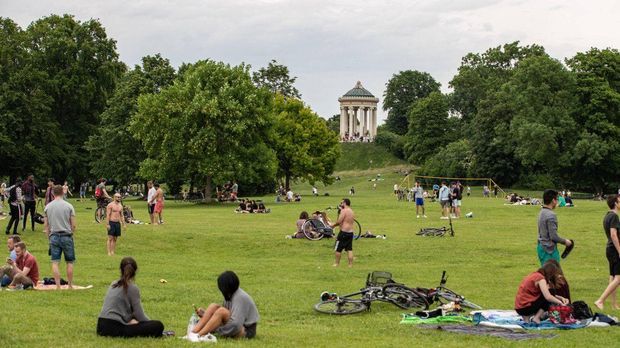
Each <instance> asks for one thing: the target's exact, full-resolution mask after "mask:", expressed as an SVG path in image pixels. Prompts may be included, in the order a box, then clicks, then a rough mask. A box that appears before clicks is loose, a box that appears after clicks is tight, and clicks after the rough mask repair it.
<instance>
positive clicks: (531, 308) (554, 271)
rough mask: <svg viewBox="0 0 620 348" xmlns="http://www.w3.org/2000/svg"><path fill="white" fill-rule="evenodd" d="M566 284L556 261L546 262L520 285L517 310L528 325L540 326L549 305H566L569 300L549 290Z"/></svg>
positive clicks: (516, 301) (516, 304)
mask: <svg viewBox="0 0 620 348" xmlns="http://www.w3.org/2000/svg"><path fill="white" fill-rule="evenodd" d="M565 285H567V284H566V279H565V278H564V276H563V274H562V269H561V268H560V264H559V263H558V262H557V261H555V260H549V261H547V262H545V264H544V265H543V266H542V268H540V269H538V270H537V271H536V272H534V273H531V274H529V275H528V276H527V277H525V278H524V279H523V280H522V281H521V284H520V285H519V290H518V291H517V297H516V298H515V310H516V311H517V313H519V314H520V315H521V316H522V317H523V321H525V322H526V323H528V322H530V320H531V321H533V322H535V323H536V324H540V318H541V316H542V315H543V313H545V311H547V310H548V309H549V304H558V305H566V304H568V303H569V300H568V299H566V298H564V297H562V296H559V295H555V296H554V295H552V294H551V292H550V291H549V289H558V288H561V287H563V286H565Z"/></svg>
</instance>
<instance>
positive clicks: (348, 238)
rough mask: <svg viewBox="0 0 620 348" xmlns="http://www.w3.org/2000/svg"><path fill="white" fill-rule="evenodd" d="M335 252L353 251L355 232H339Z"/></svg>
mask: <svg viewBox="0 0 620 348" xmlns="http://www.w3.org/2000/svg"><path fill="white" fill-rule="evenodd" d="M334 250H336V252H338V253H339V252H341V251H342V250H346V251H353V232H343V231H340V232H338V237H337V238H336V245H335V246H334Z"/></svg>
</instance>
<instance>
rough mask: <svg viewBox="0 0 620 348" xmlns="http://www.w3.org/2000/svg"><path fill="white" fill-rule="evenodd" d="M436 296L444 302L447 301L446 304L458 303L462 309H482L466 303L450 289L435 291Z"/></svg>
mask: <svg viewBox="0 0 620 348" xmlns="http://www.w3.org/2000/svg"><path fill="white" fill-rule="evenodd" d="M437 296H439V297H441V298H443V299H444V300H446V301H448V302H458V303H460V304H461V306H462V307H467V308H472V309H482V307H480V306H478V305H477V304H475V303H473V302H471V301H468V300H466V299H465V297H463V296H461V295H459V294H457V293H456V292H454V291H452V290H450V289H446V288H443V289H440V290H438V291H437Z"/></svg>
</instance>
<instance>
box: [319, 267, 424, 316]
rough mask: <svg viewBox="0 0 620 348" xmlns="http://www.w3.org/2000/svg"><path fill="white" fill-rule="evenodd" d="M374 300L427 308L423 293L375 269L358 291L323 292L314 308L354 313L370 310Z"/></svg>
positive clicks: (321, 311) (329, 312) (332, 312)
mask: <svg viewBox="0 0 620 348" xmlns="http://www.w3.org/2000/svg"><path fill="white" fill-rule="evenodd" d="M374 301H381V302H388V303H391V304H393V305H395V306H398V307H400V308H402V309H410V308H422V309H427V308H428V302H427V300H426V296H425V294H423V293H419V292H418V291H417V290H414V289H411V288H408V287H407V286H405V285H403V284H400V283H396V282H394V281H393V280H392V274H391V273H389V272H379V271H375V272H372V273H369V274H368V277H367V278H366V287H365V288H363V289H360V291H358V292H354V293H351V294H348V295H343V296H338V295H337V294H329V293H327V292H324V293H323V294H322V296H321V302H319V303H317V304H315V305H314V310H316V311H317V312H320V313H325V314H335V315H345V314H355V313H360V312H363V311H368V310H370V305H371V304H372V302H374Z"/></svg>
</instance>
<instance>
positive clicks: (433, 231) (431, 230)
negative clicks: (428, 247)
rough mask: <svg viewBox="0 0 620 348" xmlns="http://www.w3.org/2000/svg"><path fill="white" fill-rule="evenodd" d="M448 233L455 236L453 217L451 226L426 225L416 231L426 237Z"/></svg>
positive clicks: (441, 235)
mask: <svg viewBox="0 0 620 348" xmlns="http://www.w3.org/2000/svg"><path fill="white" fill-rule="evenodd" d="M446 234H449V235H450V237H454V228H453V227H452V219H450V228H447V227H446V226H443V227H440V228H436V227H426V228H421V229H420V231H418V232H417V233H416V235H418V236H424V237H443V236H445V235H446Z"/></svg>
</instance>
